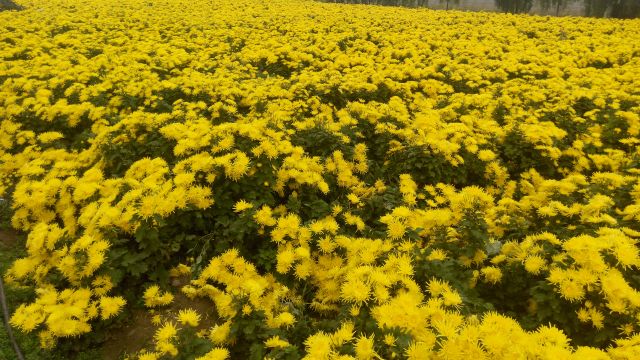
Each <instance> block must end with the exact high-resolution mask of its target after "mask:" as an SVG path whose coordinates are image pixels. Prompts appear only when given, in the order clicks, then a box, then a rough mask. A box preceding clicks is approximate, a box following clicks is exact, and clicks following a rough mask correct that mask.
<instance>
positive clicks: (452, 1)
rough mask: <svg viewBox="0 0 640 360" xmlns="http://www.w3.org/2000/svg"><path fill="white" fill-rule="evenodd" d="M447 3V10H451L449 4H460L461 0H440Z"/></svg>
mask: <svg viewBox="0 0 640 360" xmlns="http://www.w3.org/2000/svg"><path fill="white" fill-rule="evenodd" d="M442 3H445V4H446V7H445V9H446V10H449V4H455V5H460V0H440V4H442Z"/></svg>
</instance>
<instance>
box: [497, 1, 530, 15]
mask: <svg viewBox="0 0 640 360" xmlns="http://www.w3.org/2000/svg"><path fill="white" fill-rule="evenodd" d="M495 4H496V7H497V8H498V9H500V10H502V11H504V12H508V13H512V14H520V13H527V12H529V10H531V7H532V6H533V0H495Z"/></svg>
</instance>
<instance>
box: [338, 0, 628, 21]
mask: <svg viewBox="0 0 640 360" xmlns="http://www.w3.org/2000/svg"><path fill="white" fill-rule="evenodd" d="M325 1H326V2H340V3H350V4H371V5H389V6H406V7H428V8H433V9H459V10H486V11H501V12H507V13H514V14H517V13H534V14H541V15H577V16H589V17H610V18H620V19H630V18H637V17H639V16H640V0H325Z"/></svg>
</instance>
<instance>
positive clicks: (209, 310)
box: [103, 278, 216, 360]
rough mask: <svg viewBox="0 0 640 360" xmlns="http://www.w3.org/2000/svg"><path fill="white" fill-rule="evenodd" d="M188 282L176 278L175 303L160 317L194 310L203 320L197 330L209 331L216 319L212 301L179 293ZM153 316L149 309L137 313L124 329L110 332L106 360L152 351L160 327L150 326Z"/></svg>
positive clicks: (160, 312)
mask: <svg viewBox="0 0 640 360" xmlns="http://www.w3.org/2000/svg"><path fill="white" fill-rule="evenodd" d="M187 283H188V279H186V278H180V279H174V281H173V289H172V291H171V292H172V293H173V295H174V300H173V302H172V303H171V305H170V306H169V307H166V308H163V309H160V310H158V311H157V313H158V314H160V315H162V317H163V319H164V318H166V316H167V315H174V316H175V315H177V314H178V311H180V310H182V309H189V308H190V309H194V310H196V311H197V312H198V313H199V314H200V315H201V317H202V319H201V321H200V326H198V328H197V329H198V330H201V329H208V328H210V327H212V326H213V325H214V322H215V319H216V316H215V311H214V305H213V303H212V302H211V301H210V300H207V299H202V298H196V299H193V300H192V299H189V298H187V297H186V296H184V295H183V294H182V293H181V292H180V288H181V287H182V286H183V285H186V284H187ZM151 316H152V315H151V314H150V313H149V312H148V311H146V310H134V311H133V314H132V318H131V322H130V323H129V324H127V325H126V326H124V327H123V328H120V329H117V330H114V331H113V332H110V333H109V334H108V335H107V336H108V340H107V341H106V342H105V345H104V347H103V356H104V359H105V360H119V359H122V358H123V357H124V356H125V355H127V354H128V355H133V354H135V353H136V352H138V351H140V350H142V349H148V350H153V349H152V346H153V344H152V342H153V335H154V334H155V331H156V329H157V327H156V326H155V325H153V324H152V323H151Z"/></svg>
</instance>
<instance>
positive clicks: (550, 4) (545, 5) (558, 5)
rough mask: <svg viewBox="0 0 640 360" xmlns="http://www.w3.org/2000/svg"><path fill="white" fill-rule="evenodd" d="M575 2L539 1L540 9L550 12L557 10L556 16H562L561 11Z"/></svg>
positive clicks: (563, 0) (566, 0)
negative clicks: (550, 10)
mask: <svg viewBox="0 0 640 360" xmlns="http://www.w3.org/2000/svg"><path fill="white" fill-rule="evenodd" d="M572 1H575V0H539V2H540V8H541V9H543V10H545V11H549V9H555V15H556V16H559V15H560V10H564V9H566V8H567V5H569V3H570V2H572Z"/></svg>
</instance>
